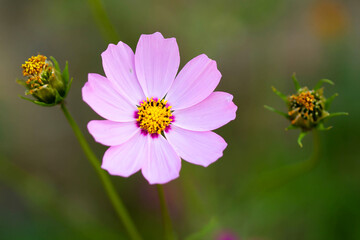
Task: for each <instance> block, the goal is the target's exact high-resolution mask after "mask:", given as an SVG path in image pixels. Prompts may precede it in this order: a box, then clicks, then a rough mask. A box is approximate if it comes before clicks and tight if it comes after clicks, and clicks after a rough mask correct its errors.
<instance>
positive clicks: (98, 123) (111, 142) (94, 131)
mask: <svg viewBox="0 0 360 240" xmlns="http://www.w3.org/2000/svg"><path fill="white" fill-rule="evenodd" d="M87 127H88V130H89V132H90V133H91V135H92V136H93V137H94V138H95V140H96V141H97V142H99V143H101V144H103V145H106V146H116V145H120V144H122V143H124V142H126V141H127V140H129V139H130V138H131V137H132V136H134V135H135V133H137V132H138V131H139V128H138V127H137V126H136V123H135V121H133V122H113V121H109V120H93V121H90V122H89V123H88V125H87Z"/></svg>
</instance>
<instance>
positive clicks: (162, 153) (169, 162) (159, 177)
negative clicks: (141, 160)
mask: <svg viewBox="0 0 360 240" xmlns="http://www.w3.org/2000/svg"><path fill="white" fill-rule="evenodd" d="M149 143H150V149H149V151H150V155H149V159H148V160H147V162H145V164H144V165H143V167H142V170H141V171H142V173H143V175H144V177H145V178H146V179H147V180H148V182H149V183H150V184H164V183H167V182H169V181H171V180H173V179H175V178H177V177H179V172H180V168H181V159H180V157H179V156H178V155H177V154H176V152H175V150H174V149H173V148H172V146H170V144H169V143H168V142H167V141H166V140H165V138H164V137H162V136H161V135H160V136H159V137H157V138H153V139H150V141H149Z"/></svg>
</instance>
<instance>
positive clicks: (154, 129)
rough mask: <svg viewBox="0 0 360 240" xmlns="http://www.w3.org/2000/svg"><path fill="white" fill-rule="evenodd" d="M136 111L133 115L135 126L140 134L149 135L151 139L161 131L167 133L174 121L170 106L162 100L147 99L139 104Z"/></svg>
mask: <svg viewBox="0 0 360 240" xmlns="http://www.w3.org/2000/svg"><path fill="white" fill-rule="evenodd" d="M137 109H138V111H137V112H135V113H134V117H135V118H136V121H137V122H136V125H137V126H138V127H139V128H141V133H142V134H144V135H147V134H150V135H151V137H153V138H156V137H158V135H159V134H161V133H162V132H163V131H169V129H170V124H171V122H174V119H175V118H174V116H173V115H172V112H171V110H170V109H171V106H170V105H168V103H167V101H166V100H164V99H161V100H159V99H157V98H147V99H146V100H144V101H142V102H140V103H139V106H138V108H137Z"/></svg>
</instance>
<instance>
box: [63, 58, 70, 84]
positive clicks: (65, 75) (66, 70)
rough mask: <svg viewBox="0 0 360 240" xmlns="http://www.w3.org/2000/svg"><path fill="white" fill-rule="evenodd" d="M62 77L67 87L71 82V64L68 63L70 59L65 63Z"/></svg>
mask: <svg viewBox="0 0 360 240" xmlns="http://www.w3.org/2000/svg"><path fill="white" fill-rule="evenodd" d="M61 77H62V79H63V81H64V84H65V88H67V84H68V83H69V64H68V61H66V63H65V68H64V70H63V71H62V73H61Z"/></svg>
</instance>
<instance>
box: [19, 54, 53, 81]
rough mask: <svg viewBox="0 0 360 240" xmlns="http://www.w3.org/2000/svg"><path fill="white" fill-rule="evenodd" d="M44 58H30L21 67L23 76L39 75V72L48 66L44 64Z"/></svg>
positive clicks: (39, 56)
mask: <svg viewBox="0 0 360 240" xmlns="http://www.w3.org/2000/svg"><path fill="white" fill-rule="evenodd" d="M45 60H46V57H45V56H43V55H40V54H39V55H37V56H36V57H35V56H32V57H31V58H29V59H28V60H27V61H26V62H25V64H23V65H21V67H22V68H23V74H24V76H28V75H33V76H35V75H39V74H40V73H41V71H42V70H43V69H44V66H45V67H46V66H47V65H48V64H47V63H46V62H45Z"/></svg>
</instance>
